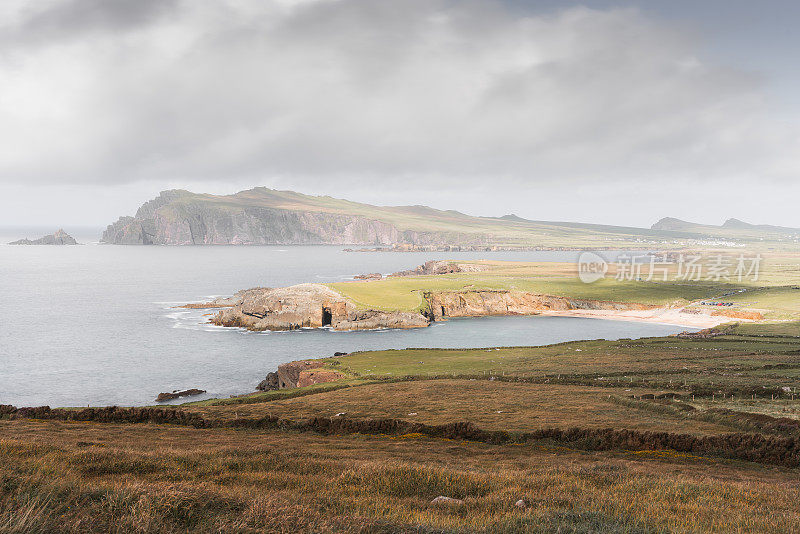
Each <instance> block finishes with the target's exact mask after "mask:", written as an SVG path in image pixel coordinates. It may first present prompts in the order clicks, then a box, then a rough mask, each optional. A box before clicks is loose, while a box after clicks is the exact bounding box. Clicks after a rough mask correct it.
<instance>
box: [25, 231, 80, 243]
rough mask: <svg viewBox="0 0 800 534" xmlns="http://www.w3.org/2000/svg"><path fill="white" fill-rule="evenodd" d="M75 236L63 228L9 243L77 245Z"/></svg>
mask: <svg viewBox="0 0 800 534" xmlns="http://www.w3.org/2000/svg"><path fill="white" fill-rule="evenodd" d="M77 244H78V242H77V241H75V238H74V237H72V236H71V235H69V234H68V233H66V232H65V231H64V230H63V229H59V230H56V231H55V233H52V234H50V235H46V236H44V237H40V238H39V239H34V240H30V239H27V238H25V239H20V240H18V241H12V242H11V243H9V245H77Z"/></svg>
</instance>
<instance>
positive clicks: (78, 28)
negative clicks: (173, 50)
mask: <svg viewBox="0 0 800 534" xmlns="http://www.w3.org/2000/svg"><path fill="white" fill-rule="evenodd" d="M178 3H179V0H63V1H58V2H55V3H52V4H50V3H45V2H36V3H26V4H24V7H23V8H22V9H21V10H20V11H21V18H22V20H21V22H20V23H18V24H17V25H16V26H15V27H12V28H8V27H6V28H5V29H4V31H0V39H2V41H3V43H4V44H5V46H6V47H11V48H14V47H15V46H20V45H28V44H49V45H57V44H60V43H61V42H63V41H69V40H72V39H82V38H87V37H89V36H91V35H92V34H95V33H118V32H125V31H128V30H132V29H135V28H139V27H142V26H148V25H150V24H153V23H154V22H155V21H157V20H158V19H159V18H160V17H162V16H164V15H166V14H169V13H171V12H174V10H175V9H176V8H177V7H178Z"/></svg>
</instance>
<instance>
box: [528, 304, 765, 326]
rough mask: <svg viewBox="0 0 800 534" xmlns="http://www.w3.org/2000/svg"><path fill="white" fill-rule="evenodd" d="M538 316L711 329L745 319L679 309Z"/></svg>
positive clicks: (554, 312)
mask: <svg viewBox="0 0 800 534" xmlns="http://www.w3.org/2000/svg"><path fill="white" fill-rule="evenodd" d="M540 315H546V316H549V317H582V318H586V319H606V320H610V321H627V322H631V323H659V324H664V325H670V326H680V327H685V328H699V329H704V328H713V327H715V326H719V325H721V324H725V323H729V322H732V321H745V322H750V321H749V320H747V319H734V318H732V317H725V316H711V315H706V314H688V313H681V312H680V310H679V309H669V308H657V309H652V310H548V311H543V312H541V314H540Z"/></svg>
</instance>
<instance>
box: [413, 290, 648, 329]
mask: <svg viewBox="0 0 800 534" xmlns="http://www.w3.org/2000/svg"><path fill="white" fill-rule="evenodd" d="M425 300H426V302H427V304H428V307H429V310H430V311H429V313H428V315H429V317H430V318H431V319H432V320H434V321H441V320H442V319H446V318H448V317H483V316H489V315H536V314H539V313H542V312H544V311H550V310H553V311H567V310H646V309H650V308H653V306H647V305H644V304H636V303H622V302H608V301H601V300H583V299H572V298H567V297H557V296H552V295H540V294H537V293H529V292H526V291H489V290H485V291H484V290H477V291H441V292H430V293H425Z"/></svg>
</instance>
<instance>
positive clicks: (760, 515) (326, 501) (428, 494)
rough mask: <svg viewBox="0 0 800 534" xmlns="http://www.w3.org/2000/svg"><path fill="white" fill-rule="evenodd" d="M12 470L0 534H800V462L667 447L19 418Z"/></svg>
mask: <svg viewBox="0 0 800 534" xmlns="http://www.w3.org/2000/svg"><path fill="white" fill-rule="evenodd" d="M0 477H1V478H0V532H186V531H194V532H219V531H224V532H261V531H269V532H297V531H354V532H355V531H362V532H395V531H403V530H407V531H412V530H413V531H415V532H432V531H439V530H448V531H483V530H492V531H507V532H517V531H519V532H524V531H528V532H549V531H554V530H556V529H558V528H561V531H562V532H618V531H628V532H651V531H653V532H656V531H683V532H690V531H691V532H695V531H708V532H710V531H740V532H797V531H800V513H799V512H798V509H797V505H796V503H797V502H798V499H800V483H798V478H797V472H796V470H787V469H781V468H764V467H760V466H757V465H754V464H742V463H736V462H723V461H719V460H714V459H709V458H697V457H694V456H691V455H686V454H677V453H674V452H666V451H662V452H659V451H649V452H638V453H633V452H624V451H620V452H617V453H589V452H579V451H572V450H569V449H565V448H557V449H553V450H548V449H545V448H542V447H535V446H510V445H509V446H497V445H488V444H481V443H471V442H463V441H448V440H438V439H427V438H419V437H415V436H404V437H381V436H372V437H367V436H349V437H333V436H320V435H316V434H310V433H303V434H298V433H293V432H276V431H250V430H248V431H245V430H230V429H203V430H198V429H191V428H185V427H173V426H169V425H139V424H137V425H112V424H94V423H65V422H59V421H46V422H37V421H27V420H19V421H2V422H0ZM440 494H445V495H450V496H454V497H460V498H464V499H465V500H466V504H465V506H464V507H463V508H457V509H436V508H432V507H431V506H430V505H429V504H428V503H429V501H430V500H431V499H432V498H433V497H435V496H437V495H440ZM519 498H524V499H526V500H527V502H528V503H529V504H530V505H531V506H530V507H529V508H527V509H525V510H519V509H517V508H515V507H514V506H513V503H514V502H515V501H516V500H517V499H519Z"/></svg>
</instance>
